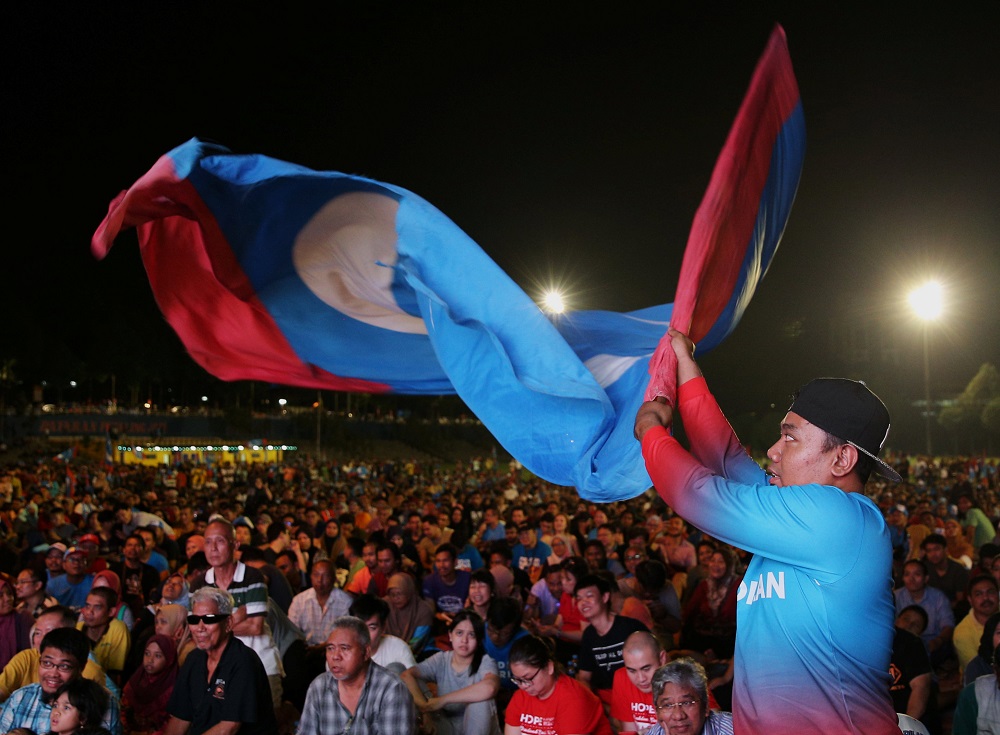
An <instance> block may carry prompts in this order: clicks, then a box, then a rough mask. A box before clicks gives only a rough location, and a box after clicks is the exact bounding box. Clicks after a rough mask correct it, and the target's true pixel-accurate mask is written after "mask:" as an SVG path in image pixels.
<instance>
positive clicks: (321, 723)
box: [298, 615, 416, 735]
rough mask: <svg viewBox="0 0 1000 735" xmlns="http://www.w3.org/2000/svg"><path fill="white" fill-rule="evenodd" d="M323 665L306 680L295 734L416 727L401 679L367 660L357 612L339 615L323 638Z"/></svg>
mask: <svg viewBox="0 0 1000 735" xmlns="http://www.w3.org/2000/svg"><path fill="white" fill-rule="evenodd" d="M326 663H327V671H326V672H324V673H323V674H320V675H319V676H318V677H316V679H315V680H314V681H313V683H312V684H311V685H310V686H309V692H308V693H307V694H306V703H305V707H304V708H303V709H302V717H301V719H300V720H299V728H298V735H327V734H328V733H343V732H350V733H351V735H369V734H373V733H391V734H392V735H412V734H413V733H415V732H416V709H415V707H414V705H413V697H412V696H410V692H409V691H408V690H407V688H406V685H405V684H403V682H402V681H401V680H400V678H399V677H398V676H395V675H393V674H391V673H389V672H388V671H386V670H385V669H383V668H382V667H381V666H379V665H378V664H377V663H375V662H374V661H372V660H371V636H370V634H369V632H368V626H366V625H365V623H364V621H362V620H361V619H360V618H355V617H351V616H349V615H344V616H342V617H339V618H337V619H336V620H335V621H334V623H333V629H332V631H331V633H330V637H329V638H328V639H327V641H326Z"/></svg>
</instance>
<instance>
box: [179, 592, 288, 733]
mask: <svg viewBox="0 0 1000 735" xmlns="http://www.w3.org/2000/svg"><path fill="white" fill-rule="evenodd" d="M233 609H234V606H233V598H232V596H231V595H230V594H229V593H228V592H226V591H225V590H220V589H218V588H215V587H202V588H201V589H199V590H198V591H197V592H195V593H194V594H193V595H191V614H190V615H188V628H189V629H190V631H191V637H192V638H193V639H194V642H195V645H196V646H197V647H198V648H197V650H194V651H192V652H191V653H190V655H189V656H188V657H187V660H186V661H185V662H184V666H182V667H181V670H180V673H179V674H178V675H177V681H176V683H175V685H174V692H173V694H172V695H171V697H170V703H169V704H168V705H167V712H168V713H169V714H170V719H169V720H168V721H167V724H166V727H165V728H164V730H163V735H201V733H204V732H207V731H209V730H211V731H212V733H220V734H223V733H224V734H225V735H233V733H236V732H239V733H241V735H273V733H276V732H277V731H278V722H277V720H276V719H275V716H274V707H273V706H272V705H271V690H270V686H269V685H268V681H267V673H266V672H265V671H264V665H263V664H262V663H261V662H260V658H259V657H258V656H257V654H256V653H254V651H253V650H252V649H251V648H249V647H248V646H246V645H245V644H244V643H243V642H242V641H241V640H240V639H239V638H237V637H236V636H234V635H233V633H232V625H231V621H232V614H233ZM206 683H207V684H208V686H206Z"/></svg>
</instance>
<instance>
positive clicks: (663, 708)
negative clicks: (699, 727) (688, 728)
mask: <svg viewBox="0 0 1000 735" xmlns="http://www.w3.org/2000/svg"><path fill="white" fill-rule="evenodd" d="M700 704H701V702H699V701H697V700H695V699H686V700H684V701H683V702H664V703H663V704H658V705H656V711H657V712H666V713H667V714H668V715H670V714H673V712H674V710H675V709H677V708H678V707H680V708H681V709H682V710H684V711H685V712H690V711H691V710H693V709H694V708H695V707H697V706H699V705H700Z"/></svg>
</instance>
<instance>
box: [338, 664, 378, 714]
mask: <svg viewBox="0 0 1000 735" xmlns="http://www.w3.org/2000/svg"><path fill="white" fill-rule="evenodd" d="M370 667H371V662H368V663H366V664H365V667H364V668H363V669H361V671H359V672H358V673H357V674H355V675H354V676H353V677H351V678H350V679H341V680H339V681H338V682H337V691H338V692H339V693H340V701H341V704H343V705H344V706H345V707H347V710H348V712H350V713H351V714H352V715H353V714H355V713H356V712H357V702H358V698H359V697H360V696H361V692H362V690H364V688H365V680H366V679H367V678H368V669H369V668H370ZM345 694H347V695H349V697H350V698H351V702H350V703H351V704H353V705H354V709H351V707H348V702H344V695H345Z"/></svg>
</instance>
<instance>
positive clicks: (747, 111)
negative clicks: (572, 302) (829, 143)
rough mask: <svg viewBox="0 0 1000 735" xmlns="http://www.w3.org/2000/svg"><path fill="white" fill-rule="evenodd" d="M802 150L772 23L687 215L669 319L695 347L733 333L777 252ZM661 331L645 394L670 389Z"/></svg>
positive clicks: (795, 91) (671, 372)
mask: <svg viewBox="0 0 1000 735" xmlns="http://www.w3.org/2000/svg"><path fill="white" fill-rule="evenodd" d="M804 153H805V122H804V120H803V115H802V102H801V100H800V99H799V86H798V84H797V83H796V81H795V75H794V73H793V72H792V64H791V60H790V59H789V57H788V45H787V42H786V40H785V32H784V31H783V30H782V29H781V27H780V26H778V27H777V28H775V29H774V32H773V33H772V34H771V39H770V40H769V41H768V44H767V48H766V49H765V50H764V53H763V55H762V56H761V58H760V61H758V62H757V68H756V69H755V70H754V75H753V79H752V80H751V82H750V90H749V91H748V92H747V94H746V97H745V98H744V99H743V104H742V105H741V107H740V111H739V113H738V114H737V116H736V122H735V123H733V127H732V129H731V130H730V131H729V137H728V139H727V140H726V145H725V147H724V148H723V149H722V153H721V154H720V155H719V158H718V160H717V161H716V163H715V170H714V171H713V172H712V179H711V181H710V182H709V185H708V191H706V192H705V197H704V198H703V199H702V201H701V205H700V206H699V207H698V212H697V213H696V214H695V218H694V224H693V225H692V226H691V233H690V235H689V236H688V243H687V248H686V249H685V251H684V261H683V263H682V265H681V274H680V278H679V280H678V283H677V294H676V296H675V298H674V311H673V315H672V317H671V320H670V325H671V326H672V327H674V328H676V329H678V330H679V331H681V332H683V333H685V334H687V335H688V336H689V337H690V338H691V339H692V340H694V342H695V343H696V344H697V345H698V347H699V351H704V350H705V349H706V348H709V347H712V346H715V345H717V344H718V343H719V342H721V341H722V340H723V339H724V338H725V337H726V336H728V335H729V333H730V332H731V331H732V330H733V328H734V327H735V326H736V324H737V323H738V322H739V320H740V317H741V316H742V315H743V312H744V310H745V309H746V307H747V305H748V304H749V303H750V297H752V296H753V293H754V290H755V289H756V287H757V284H758V283H759V282H760V281H761V279H762V278H763V277H764V273H765V272H766V270H767V266H768V264H769V263H770V262H771V258H772V257H773V256H774V253H775V251H776V250H777V249H778V243H779V242H780V240H781V233H782V232H783V231H784V227H785V222H787V221H788V215H789V213H790V211H791V207H792V201H793V200H794V199H795V191H796V189H797V188H798V185H799V174H800V173H801V171H802V158H803V155H804ZM676 370H677V360H676V357H675V355H674V352H673V350H672V349H671V348H670V338H669V336H665V337H664V339H663V341H662V342H661V344H660V346H659V348H657V351H656V354H655V355H654V356H653V359H652V360H651V361H650V368H649V372H650V376H651V379H650V382H649V386H648V387H647V389H646V398H647V399H651V398H654V397H656V396H657V395H663V396H666V397H667V398H668V399H670V400H671V401H672V400H673V398H674V395H675V393H676V387H677V386H676V377H677V376H676Z"/></svg>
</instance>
